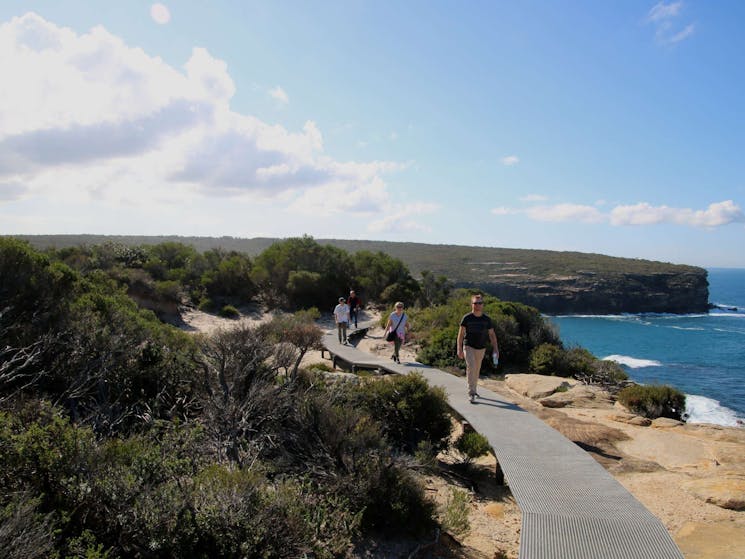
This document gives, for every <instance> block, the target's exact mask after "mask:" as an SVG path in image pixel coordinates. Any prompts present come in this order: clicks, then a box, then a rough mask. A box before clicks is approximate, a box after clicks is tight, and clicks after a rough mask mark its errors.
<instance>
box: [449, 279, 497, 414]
mask: <svg viewBox="0 0 745 559" xmlns="http://www.w3.org/2000/svg"><path fill="white" fill-rule="evenodd" d="M487 340H488V341H490V342H491V346H492V349H493V350H494V353H493V354H492V358H493V359H494V363H495V364H496V363H497V360H498V359H499V346H498V345H497V335H496V334H495V333H494V325H493V324H492V321H491V318H489V317H488V316H487V315H485V314H484V297H483V295H481V293H474V294H473V295H471V312H470V313H468V314H466V315H464V316H463V318H462V319H461V321H460V328H459V329H458V344H457V347H458V357H459V358H460V359H465V360H466V379H467V381H468V397H469V399H470V400H471V403H472V404H473V403H474V401H475V399H476V398H477V397H478V394H477V393H476V385H477V383H478V380H479V372H480V371H481V362H482V361H483V360H484V352H485V351H486V342H487Z"/></svg>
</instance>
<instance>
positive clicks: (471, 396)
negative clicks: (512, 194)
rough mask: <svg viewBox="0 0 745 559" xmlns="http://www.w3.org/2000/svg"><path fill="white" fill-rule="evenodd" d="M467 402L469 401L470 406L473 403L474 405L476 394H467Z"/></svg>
mask: <svg viewBox="0 0 745 559" xmlns="http://www.w3.org/2000/svg"><path fill="white" fill-rule="evenodd" d="M468 400H469V401H470V402H471V403H472V404H475V403H476V394H469V395H468Z"/></svg>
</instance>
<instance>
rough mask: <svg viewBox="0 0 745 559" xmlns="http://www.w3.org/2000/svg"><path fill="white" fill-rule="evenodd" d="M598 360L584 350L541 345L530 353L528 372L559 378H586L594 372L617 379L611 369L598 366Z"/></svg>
mask: <svg viewBox="0 0 745 559" xmlns="http://www.w3.org/2000/svg"><path fill="white" fill-rule="evenodd" d="M599 363H600V362H599V361H598V359H597V358H596V357H595V356H594V355H592V353H590V352H589V351H587V350H586V349H584V348H579V347H574V348H570V349H564V348H563V347H561V346H559V345H555V344H549V343H545V344H541V345H539V346H537V347H535V348H533V350H532V351H531V352H530V360H529V366H530V372H531V373H535V374H537V375H554V376H559V377H575V378H583V379H584V378H588V377H589V376H590V375H593V374H595V373H596V372H600V373H602V372H605V373H607V374H611V373H612V375H613V376H616V377H619V378H620V376H621V374H622V371H621V374H619V373H618V372H617V371H615V372H611V371H610V369H611V368H612V366H611V367H605V368H604V367H603V366H601V365H599Z"/></svg>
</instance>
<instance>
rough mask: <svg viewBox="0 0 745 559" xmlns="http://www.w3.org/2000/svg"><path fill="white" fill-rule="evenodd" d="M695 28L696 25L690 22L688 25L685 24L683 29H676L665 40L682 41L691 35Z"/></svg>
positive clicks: (671, 42) (672, 42) (671, 41)
mask: <svg viewBox="0 0 745 559" xmlns="http://www.w3.org/2000/svg"><path fill="white" fill-rule="evenodd" d="M695 29H696V26H695V25H693V24H692V23H691V24H690V25H686V27H685V29H683V30H682V31H678V32H677V33H675V34H674V35H672V36H670V37H668V38H667V42H668V43H669V44H674V43H679V42H681V41H684V40H685V39H687V38H688V37H690V36H691V35H693V32H694V31H695Z"/></svg>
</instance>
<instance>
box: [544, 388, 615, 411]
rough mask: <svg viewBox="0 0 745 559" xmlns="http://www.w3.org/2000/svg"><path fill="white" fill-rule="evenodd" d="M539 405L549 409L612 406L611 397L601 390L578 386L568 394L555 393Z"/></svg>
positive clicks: (568, 391)
mask: <svg viewBox="0 0 745 559" xmlns="http://www.w3.org/2000/svg"><path fill="white" fill-rule="evenodd" d="M538 403H539V404H541V405H542V406H544V407H547V408H563V407H567V406H570V407H574V408H599V407H605V406H607V405H608V404H610V396H609V394H608V393H607V392H606V391H605V390H602V389H600V388H597V387H594V386H584V385H581V384H578V385H576V386H573V387H572V388H570V389H569V390H567V391H566V392H555V393H553V394H551V395H550V396H546V397H545V398H541V399H540V400H538Z"/></svg>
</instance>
